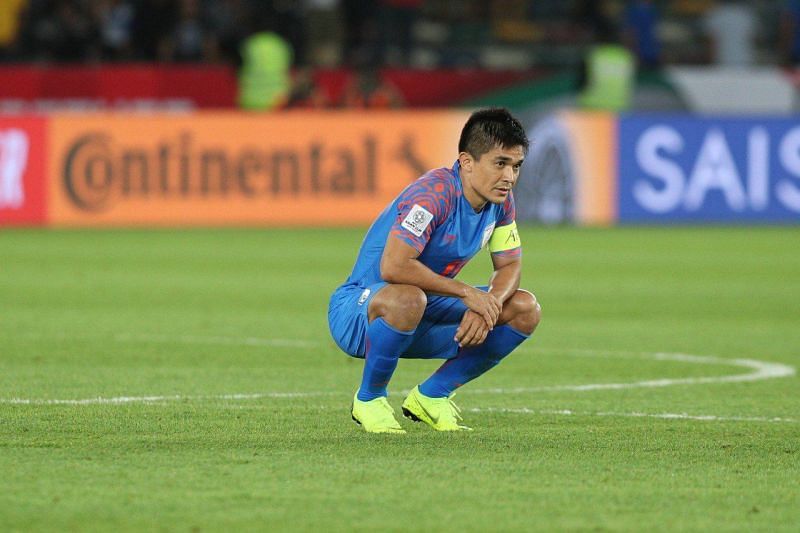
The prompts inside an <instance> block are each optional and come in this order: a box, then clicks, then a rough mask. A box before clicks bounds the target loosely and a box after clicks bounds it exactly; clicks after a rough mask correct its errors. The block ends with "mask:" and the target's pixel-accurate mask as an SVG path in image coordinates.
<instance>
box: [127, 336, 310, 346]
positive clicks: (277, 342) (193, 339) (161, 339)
mask: <svg viewBox="0 0 800 533" xmlns="http://www.w3.org/2000/svg"><path fill="white" fill-rule="evenodd" d="M114 340H116V341H118V342H158V343H166V344H172V343H180V344H224V345H228V346H272V347H287V348H314V347H316V346H319V344H318V343H317V342H314V341H309V340H302V339H263V338H258V337H221V336H207V337H205V336H197V335H127V334H126V335H116V336H115V337H114Z"/></svg>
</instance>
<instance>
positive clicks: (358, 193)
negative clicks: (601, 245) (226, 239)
mask: <svg viewBox="0 0 800 533" xmlns="http://www.w3.org/2000/svg"><path fill="white" fill-rule="evenodd" d="M0 9H2V10H1V11H0V59H2V61H3V62H2V64H0V113H2V114H1V115H0V128H2V129H0V141H2V142H0V147H2V157H3V158H2V161H3V174H2V175H3V185H4V186H3V187H2V188H0V191H2V195H0V221H2V222H0V223H2V224H4V225H7V224H23V225H27V224H46V225H55V226H58V225H94V224H106V225H123V226H124V225H127V224H217V223H228V224H245V225H251V224H256V225H258V224H271V223H276V222H279V223H282V224H292V223H297V224H303V223H310V224H312V225H317V224H326V223H339V224H341V223H345V222H347V220H344V219H341V220H338V221H337V220H336V212H340V211H341V210H342V209H344V210H347V211H350V212H353V213H358V215H357V216H358V217H359V218H358V219H357V220H350V222H355V223H362V222H367V221H368V220H369V219H370V218H371V216H372V215H373V214H374V213H375V212H377V210H378V209H379V208H380V206H381V205H382V204H383V202H384V201H385V200H386V199H387V198H390V197H391V196H392V195H393V194H394V193H396V192H397V190H399V188H401V187H402V186H403V185H404V184H405V183H407V182H408V181H410V180H411V179H413V178H414V177H415V176H416V175H418V174H419V172H421V171H423V170H424V169H426V168H431V167H434V166H439V165H442V164H445V163H447V162H449V161H450V160H451V159H453V157H454V153H453V150H452V146H451V144H452V142H450V140H451V139H453V138H454V135H455V134H456V133H457V128H458V125H459V123H460V122H462V121H463V118H464V113H466V112H468V110H470V109H474V108H475V107H478V106H486V105H504V106H508V107H510V108H512V109H513V110H514V111H515V112H516V113H517V114H519V116H521V117H522V118H523V119H524V121H525V124H526V127H527V128H528V129H529V131H530V133H531V136H532V137H533V138H534V139H535V142H534V147H533V150H532V152H531V157H530V158H529V162H528V164H527V165H526V166H525V176H524V179H523V180H522V181H521V183H520V186H519V189H518V191H517V196H518V203H519V205H520V218H521V219H522V220H527V221H533V222H544V223H548V224H554V223H555V224H560V223H567V224H569V223H578V224H601V225H610V224H614V223H617V222H621V223H625V222H637V223H638V222H647V223H661V222H686V221H692V222H705V221H712V222H741V221H750V222H770V221H772V222H787V221H788V222H794V221H797V219H798V213H800V186H799V185H798V174H800V156H798V155H797V151H798V140H797V139H798V135H800V133H798V130H795V129H794V126H795V122H794V120H795V119H794V118H793V117H795V116H796V115H795V112H796V107H797V98H796V93H797V86H798V84H799V83H800V75H798V73H799V72H800V71H798V70H797V69H796V67H795V65H796V63H797V62H798V61H800V6H798V3H797V2H793V1H778V0H761V1H753V2H735V1H734V2H728V1H725V2H721V1H720V2H716V1H710V0H708V1H707V0H692V1H680V0H674V1H625V2H623V1H619V0H616V1H615V0H609V1H580V0H573V1H537V2H530V1H524V0H494V1H488V2H478V1H469V0H464V1H458V2H456V1H445V0H384V1H379V2H359V1H349V0H348V1H337V0H307V1H297V2H290V1H286V2H281V1H273V2H267V1H255V0H224V1H203V0H176V1H168V0H98V1H91V2H90V1H87V0H29V1H26V0H7V1H4V2H3V3H2V8H0ZM289 111H291V113H289ZM301 111H302V113H304V114H299V113H300V112H301ZM388 111H391V117H392V118H391V119H390V120H392V121H396V122H395V124H396V126H394V127H392V128H387V127H385V124H386V123H385V120H386V119H384V118H383V117H384V116H385V115H382V114H380V113H382V112H388ZM100 112H105V113H116V115H114V116H108V115H107V116H106V117H107V118H106V117H104V118H98V113H100ZM120 113H125V114H124V115H122V114H120ZM348 113H349V115H348ZM334 117H335V118H334ZM349 117H353V118H352V120H351V118H349ZM133 125H135V127H132V126H133ZM219 128H227V131H229V133H228V134H226V135H225V136H224V138H221V137H222V136H220V135H219V132H220V131H221V130H220V129H219ZM390 130H391V131H390ZM432 131H436V132H437V135H430V136H426V135H425V132H432ZM448 142H450V144H448ZM345 152H347V154H346V155H342V154H344V153H345ZM92 154H94V155H92ZM115 154H116V155H115ZM337 154H339V155H337ZM170 188H174V189H175V190H178V191H183V193H182V194H183V195H184V200H185V201H183V202H179V201H177V200H175V199H174V198H171V197H170V196H169V192H168V191H169V190H171V189H170ZM159 191H161V193H159ZM162 193H163V194H162ZM85 194H91V195H93V199H91V200H89V199H87V198H84V197H83V196H82V195H85ZM204 195H205V197H204ZM145 197H146V198H145ZM214 198H216V200H214ZM100 199H102V202H101V203H102V204H103V205H102V206H100V205H99V204H98V205H94V204H93V202H95V203H96V202H98V201H100ZM226 202H227V203H228V204H229V203H230V202H233V204H234V207H236V208H231V206H230V205H228V207H225V206H226ZM292 203H296V204H297V205H299V206H305V207H310V206H314V207H315V208H318V211H317V212H316V213H317V214H316V215H315V217H314V218H313V220H306V221H303V220H299V219H294V218H293V215H291V214H288V213H286V211H290V210H291V211H295V212H297V210H296V209H292V208H291V207H290V206H291V204H292ZM90 204H91V205H90ZM245 204H246V205H245ZM248 206H249V208H248ZM268 206H269V208H270V210H273V208H274V210H275V212H276V213H277V214H275V213H273V215H266V214H263V215H262V216H261V217H259V216H257V215H256V214H255V213H254V212H253V211H254V210H255V211H264V209H262V208H265V207H268ZM352 207H356V209H351V208H352ZM222 212H224V213H225V214H224V215H221V214H220V213H222ZM185 213H191V216H183V215H184V214H185ZM280 213H283V214H280ZM325 213H328V214H329V215H330V216H327V215H325Z"/></svg>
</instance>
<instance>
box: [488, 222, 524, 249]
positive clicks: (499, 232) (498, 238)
mask: <svg viewBox="0 0 800 533" xmlns="http://www.w3.org/2000/svg"><path fill="white" fill-rule="evenodd" d="M520 246H522V241H520V240H519V232H518V231H517V223H516V222H512V223H511V224H509V225H507V226H500V227H499V228H495V229H494V232H493V233H492V238H491V239H489V251H490V252H492V253H493V254H494V253H497V252H505V251H506V250H513V249H514V248H519V247H520Z"/></svg>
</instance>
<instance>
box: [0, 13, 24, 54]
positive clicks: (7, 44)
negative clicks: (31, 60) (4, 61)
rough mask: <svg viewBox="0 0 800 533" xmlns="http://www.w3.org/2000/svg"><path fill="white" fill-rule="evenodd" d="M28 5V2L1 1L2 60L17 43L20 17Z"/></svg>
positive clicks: (0, 32)
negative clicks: (5, 53) (7, 51)
mask: <svg viewBox="0 0 800 533" xmlns="http://www.w3.org/2000/svg"><path fill="white" fill-rule="evenodd" d="M27 3H28V2H27V0H0V58H2V57H3V55H4V52H5V51H6V50H9V49H10V48H11V46H12V45H13V44H14V42H15V41H16V38H17V33H18V32H19V27H20V15H21V14H22V10H23V8H25V6H26V4H27Z"/></svg>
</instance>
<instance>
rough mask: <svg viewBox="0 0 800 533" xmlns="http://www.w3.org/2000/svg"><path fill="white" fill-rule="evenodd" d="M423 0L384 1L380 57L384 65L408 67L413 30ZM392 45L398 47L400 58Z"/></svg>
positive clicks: (381, 17) (382, 3)
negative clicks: (394, 52) (393, 64)
mask: <svg viewBox="0 0 800 533" xmlns="http://www.w3.org/2000/svg"><path fill="white" fill-rule="evenodd" d="M422 4H423V0H382V2H381V6H380V9H381V11H380V56H381V60H382V61H383V63H389V64H391V63H395V64H398V63H399V64H401V65H408V63H409V58H410V56H411V49H412V48H413V35H412V32H413V29H414V23H415V22H416V20H417V16H418V15H419V12H420V11H421V9H422ZM391 45H396V46H397V51H398V52H399V56H398V57H396V58H395V57H394V55H393V54H392V51H393V50H392V48H391Z"/></svg>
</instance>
